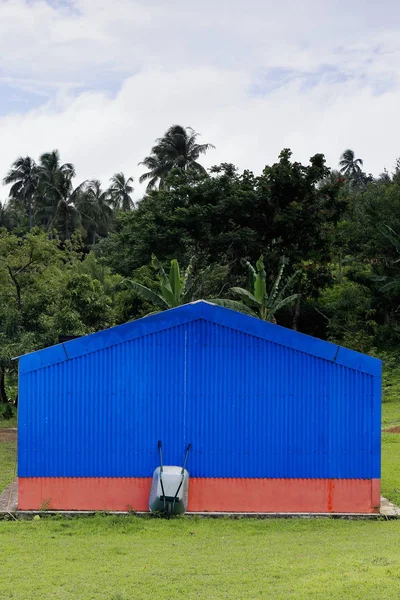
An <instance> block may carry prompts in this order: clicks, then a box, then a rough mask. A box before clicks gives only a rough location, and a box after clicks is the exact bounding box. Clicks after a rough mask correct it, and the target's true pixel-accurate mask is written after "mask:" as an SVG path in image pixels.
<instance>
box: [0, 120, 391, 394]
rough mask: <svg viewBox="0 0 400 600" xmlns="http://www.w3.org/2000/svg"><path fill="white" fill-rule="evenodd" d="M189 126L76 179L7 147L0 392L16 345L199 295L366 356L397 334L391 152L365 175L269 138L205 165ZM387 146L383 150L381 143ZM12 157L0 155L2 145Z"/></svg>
mask: <svg viewBox="0 0 400 600" xmlns="http://www.w3.org/2000/svg"><path fill="white" fill-rule="evenodd" d="M211 148H212V146H211V144H199V143H198V135H197V133H196V132H195V131H194V130H192V129H190V128H186V129H185V128H183V127H181V126H172V127H171V128H170V129H169V130H168V131H167V132H166V134H164V136H163V137H161V138H159V139H158V140H156V142H155V144H154V146H153V148H152V149H151V152H150V154H149V156H147V157H145V158H144V160H143V162H142V163H141V164H142V165H143V171H144V172H143V175H142V177H141V178H140V182H146V184H147V188H146V192H145V193H144V196H143V198H142V199H141V200H140V201H138V202H136V203H134V202H133V200H132V194H133V191H134V190H133V187H134V184H135V182H134V181H133V179H132V178H131V177H129V176H128V175H125V174H123V173H116V174H115V175H114V176H113V177H112V178H111V180H110V182H109V185H108V187H107V186H103V184H102V183H101V182H100V181H98V180H97V179H94V180H91V181H84V182H76V176H75V168H74V165H73V164H71V163H63V162H62V160H61V157H60V154H59V152H58V151H51V152H46V153H44V154H43V155H42V156H40V157H39V158H38V160H37V161H36V160H34V158H32V157H29V156H26V157H20V158H17V159H16V160H15V161H14V163H13V164H12V165H11V167H10V169H9V171H8V173H6V174H5V175H4V183H5V184H7V185H9V198H8V199H7V200H6V201H4V202H3V203H2V204H1V205H0V298H1V300H0V402H2V403H5V402H7V401H13V402H15V401H16V400H17V385H16V362H15V361H13V360H12V359H13V358H14V357H16V356H18V355H20V354H23V353H25V352H30V351H32V350H35V349H38V348H42V347H44V346H47V345H50V344H54V343H57V341H58V340H59V339H60V336H76V335H84V334H87V333H90V332H93V331H97V330H99V329H103V328H106V327H109V326H112V325H114V324H117V323H122V322H125V321H128V320H132V319H137V318H139V317H141V316H144V315H146V314H148V313H150V312H154V311H155V310H162V309H164V308H168V307H170V306H177V305H179V304H181V303H184V302H189V301H192V300H196V299H199V298H205V299H211V300H213V301H215V302H218V303H220V304H224V305H226V306H230V307H231V308H235V309H237V310H242V311H244V312H248V313H250V314H254V315H256V316H258V317H260V318H263V319H267V320H270V321H274V322H277V323H278V324H280V325H283V326H285V327H292V328H295V329H298V330H299V331H303V332H305V333H308V334H311V335H314V336H318V337H321V338H324V339H329V340H332V341H335V342H339V343H341V344H343V345H345V346H348V347H351V348H354V349H356V350H360V351H362V352H368V353H372V354H377V355H380V354H381V353H382V352H384V351H388V350H394V349H396V347H397V345H398V342H399V336H400V319H399V308H400V162H399V163H398V164H397V167H396V168H395V170H394V172H393V173H388V172H386V171H385V172H383V173H382V174H381V175H380V176H378V177H373V176H371V175H368V174H367V173H366V172H364V170H363V168H364V167H363V162H362V160H361V159H360V158H356V155H355V154H354V152H353V151H352V150H345V151H344V152H343V154H342V156H341V157H338V165H335V166H334V167H337V169H336V168H330V167H328V166H327V165H326V162H325V158H324V155H323V154H322V153H321V154H316V155H315V156H313V157H311V158H310V161H309V163H308V164H306V165H303V164H300V163H299V162H295V161H294V160H293V158H292V154H291V151H290V150H289V149H283V150H282V152H281V153H280V155H279V156H278V157H277V160H276V162H275V163H274V164H272V165H267V166H266V167H265V168H264V170H263V172H262V173H260V174H254V173H253V172H251V171H250V170H245V171H243V172H239V171H238V169H237V168H236V167H235V166H234V165H232V164H229V163H222V164H220V165H217V166H215V167H213V168H211V169H209V170H208V171H207V170H206V169H205V168H204V167H203V166H202V165H201V163H200V162H199V159H201V155H202V154H204V153H206V152H207V151H209V150H210V149H211ZM394 158H395V157H394ZM11 159H12V157H11Z"/></svg>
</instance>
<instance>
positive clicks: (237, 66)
mask: <svg viewBox="0 0 400 600" xmlns="http://www.w3.org/2000/svg"><path fill="white" fill-rule="evenodd" d="M357 4H359V6H357ZM383 4H385V2H384V3H383ZM389 4H390V6H391V9H392V18H391V19H390V23H389V25H388V26H385V27H384V25H385V20H384V19H383V17H382V13H385V7H384V6H382V3H381V4H380V6H379V10H378V8H377V7H375V6H371V7H368V8H365V6H364V8H363V11H362V12H360V11H361V7H362V4H361V2H360V3H357V2H355V3H353V4H352V5H351V6H349V5H348V4H347V3H345V2H344V1H342V0H340V1H339V0H338V1H337V2H331V3H329V5H326V3H320V2H317V1H316V0H309V1H308V2H305V3H302V4H301V5H300V4H299V3H295V2H289V1H287V0H286V1H283V2H280V3H279V4H277V3H275V2H271V1H270V2H263V1H261V0H260V1H258V0H248V1H247V2H245V0H231V1H230V2H227V1H223V0H220V1H219V2H215V1H214V2H211V0H205V1H204V2H203V3H201V4H199V3H198V5H196V7H194V6H193V3H190V2H184V1H183V0H170V2H169V3H165V2H162V1H161V0H153V2H148V1H145V0H140V1H135V2H134V1H132V0H116V1H115V2H114V3H112V2H110V1H109V0H75V1H74V2H73V3H70V4H67V3H66V2H59V3H58V4H57V3H54V2H53V3H52V4H50V3H46V2H44V0H41V1H35V0H33V1H31V2H25V1H23V0H5V1H4V0H3V1H2V0H0V86H1V84H3V85H6V86H7V87H6V88H5V90H6V93H7V94H11V92H10V89H11V90H12V94H13V95H14V96H15V95H17V96H18V95H20V96H21V97H23V98H24V99H25V100H26V101H29V98H30V95H32V96H33V94H35V95H36V96H38V95H39V97H41V96H40V94H42V95H43V104H42V105H41V106H40V107H39V108H37V105H38V102H37V100H36V101H35V104H34V106H36V108H29V105H28V106H26V104H25V105H24V108H23V109H21V108H18V111H19V112H16V107H18V106H19V105H18V103H16V104H15V107H14V106H13V104H12V102H11V97H5V96H4V94H3V98H1V97H0V110H1V109H2V107H3V110H2V116H0V132H1V140H2V143H1V144H0V175H1V176H3V175H4V174H5V172H6V170H7V169H8V167H9V165H10V164H11V162H12V161H13V160H14V159H15V158H16V157H17V156H18V155H21V154H31V155H33V156H35V157H37V156H38V155H39V154H40V153H41V152H44V151H47V150H51V149H53V148H59V149H60V151H61V155H62V159H63V160H64V161H72V162H74V163H75V165H76V167H77V172H78V178H79V179H83V178H87V177H96V178H100V179H102V180H103V181H106V180H107V179H108V178H109V177H110V176H111V175H112V174H113V173H115V172H116V171H120V170H123V171H124V172H126V174H129V175H131V174H133V175H134V176H135V178H136V179H137V178H138V176H139V175H140V174H141V172H142V171H141V168H140V167H138V166H137V163H138V162H139V161H140V160H141V159H142V158H143V157H144V156H145V155H146V154H147V153H148V151H149V150H150V147H151V145H152V143H153V141H154V139H155V138H156V137H158V136H160V135H162V134H163V132H164V131H165V130H166V129H167V127H168V126H169V125H171V124H173V123H181V124H182V125H191V126H192V127H194V128H195V129H196V130H198V131H200V132H201V134H202V138H201V139H202V140H203V141H207V142H212V143H214V144H215V145H216V147H217V149H216V150H215V151H213V152H210V153H209V154H208V155H207V157H206V158H205V160H204V163H205V164H207V165H211V164H216V163H218V162H220V161H226V162H233V163H236V164H237V165H238V166H239V167H240V168H251V169H253V170H254V171H255V172H259V171H260V170H261V169H262V168H263V166H264V165H265V164H266V163H270V162H272V161H274V160H276V158H277V155H278V153H279V151H280V150H281V149H282V148H283V147H291V148H292V150H293V151H294V155H295V158H296V159H298V160H302V161H307V160H308V158H309V157H310V156H311V155H312V154H315V153H316V152H324V153H325V154H326V156H327V159H328V163H329V164H331V165H332V166H336V164H337V159H338V156H339V154H340V153H341V152H342V150H343V149H345V148H346V147H351V148H354V149H355V151H356V153H357V154H358V155H360V156H362V157H363V158H364V161H365V167H366V169H367V170H369V171H372V172H374V173H378V172H380V171H381V170H382V169H383V168H384V167H385V166H386V167H388V168H389V169H390V168H391V167H392V165H393V164H394V162H395V159H396V158H397V156H398V155H400V148H399V147H398V145H397V139H398V138H399V131H398V129H399V125H397V123H398V118H397V111H398V106H399V101H400V84H399V77H398V75H399V72H398V65H399V64H400V63H399V58H400V42H399V41H398V40H399V35H398V33H399V29H400V24H399V23H398V22H397V23H396V18H397V20H398V17H399V15H400V9H399V8H397V7H396V6H394V5H393V4H392V2H389V0H388V2H387V5H388V6H389ZM386 14H387V13H386ZM16 39H18V44H16V43H15V40H16ZM254 90H257V93H254ZM32 106H33V104H32ZM137 194H138V195H139V194H140V189H139V188H138V189H137Z"/></svg>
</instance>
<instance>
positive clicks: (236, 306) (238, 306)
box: [209, 298, 258, 317]
mask: <svg viewBox="0 0 400 600" xmlns="http://www.w3.org/2000/svg"><path fill="white" fill-rule="evenodd" d="M209 302H212V303H213V304H218V306H223V307H224V308H229V309H230V310H236V311H238V312H242V313H245V314H246V315H250V316H252V317H258V315H257V313H255V312H254V311H253V310H251V308H249V307H248V306H246V304H244V303H243V302H237V301H236V300H229V299H225V298H212V299H211V300H209Z"/></svg>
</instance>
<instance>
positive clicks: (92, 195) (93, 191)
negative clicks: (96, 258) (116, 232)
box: [70, 179, 114, 244]
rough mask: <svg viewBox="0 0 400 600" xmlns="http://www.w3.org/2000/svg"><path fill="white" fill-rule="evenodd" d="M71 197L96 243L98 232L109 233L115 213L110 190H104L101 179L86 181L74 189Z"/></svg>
mask: <svg viewBox="0 0 400 600" xmlns="http://www.w3.org/2000/svg"><path fill="white" fill-rule="evenodd" d="M70 199H71V201H72V202H73V204H74V205H75V206H76V209H77V210H78V212H79V215H80V218H81V221H82V224H83V227H84V229H85V230H86V233H87V236H88V238H89V239H90V238H91V244H95V243H96V238H97V236H98V234H100V235H107V233H108V231H109V227H110V223H111V221H112V219H113V214H114V213H113V209H112V206H111V203H112V200H111V195H110V191H109V190H105V191H103V190H102V189H101V183H100V181H98V180H97V179H94V180H92V181H84V182H83V183H82V184H81V185H80V186H78V187H77V188H76V189H75V190H74V192H73V193H72V194H71V198H70Z"/></svg>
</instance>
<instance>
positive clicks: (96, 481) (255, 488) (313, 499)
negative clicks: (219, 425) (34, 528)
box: [18, 477, 380, 513]
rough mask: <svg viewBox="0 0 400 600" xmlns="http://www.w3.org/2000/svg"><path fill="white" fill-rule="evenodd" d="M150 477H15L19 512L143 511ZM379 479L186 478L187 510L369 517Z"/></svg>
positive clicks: (376, 498) (374, 508)
mask: <svg viewBox="0 0 400 600" xmlns="http://www.w3.org/2000/svg"><path fill="white" fill-rule="evenodd" d="M150 485H151V479H148V478H112V477H110V478H97V477H93V478H92V477H91V478H88V477H80V478H74V477H54V478H52V477H51V478H50V477H49V478H26V477H21V478H19V492H18V494H19V498H18V508H19V509H20V510H38V509H40V508H50V509H54V510H110V511H127V510H136V511H147V510H148V500H149V493H150ZM379 493H380V482H379V479H197V478H193V479H190V484H189V508H188V510H189V511H190V512H266V513H267V512H273V513H275V512H278V513H286V512H287V513H296V512H297V513H327V512H332V513H374V512H378V510H379V504H380V497H379Z"/></svg>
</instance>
